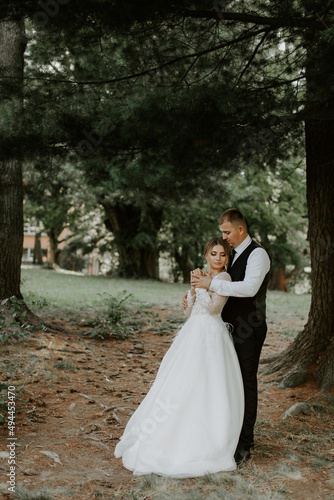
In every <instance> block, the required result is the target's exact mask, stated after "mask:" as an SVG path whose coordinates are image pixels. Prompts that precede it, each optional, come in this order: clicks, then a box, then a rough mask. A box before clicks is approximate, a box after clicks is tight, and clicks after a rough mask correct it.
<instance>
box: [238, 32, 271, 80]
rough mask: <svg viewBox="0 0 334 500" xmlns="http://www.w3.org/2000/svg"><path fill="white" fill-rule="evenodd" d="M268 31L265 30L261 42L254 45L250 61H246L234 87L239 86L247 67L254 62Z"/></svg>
mask: <svg viewBox="0 0 334 500" xmlns="http://www.w3.org/2000/svg"><path fill="white" fill-rule="evenodd" d="M269 31H270V30H269V29H267V31H266V32H265V33H264V35H263V37H262V38H261V40H260V41H259V43H258V44H257V45H256V47H255V49H254V51H253V54H252V55H251V57H250V59H249V60H248V62H247V64H246V66H245V67H244V69H243V70H242V72H241V73H240V76H239V78H238V81H237V83H236V85H239V83H240V81H241V79H242V77H243V76H244V74H245V73H246V71H247V69H248V68H249V66H250V65H251V64H252V62H253V60H254V57H255V56H256V54H257V51H258V50H259V48H260V47H261V45H262V44H263V43H264V41H265V39H266V38H267V36H268V34H269Z"/></svg>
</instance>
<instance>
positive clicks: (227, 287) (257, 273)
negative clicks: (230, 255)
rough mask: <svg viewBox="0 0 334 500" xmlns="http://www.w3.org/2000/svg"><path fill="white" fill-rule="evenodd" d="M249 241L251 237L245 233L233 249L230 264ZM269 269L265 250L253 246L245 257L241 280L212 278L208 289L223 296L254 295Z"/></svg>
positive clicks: (268, 260)
mask: <svg viewBox="0 0 334 500" xmlns="http://www.w3.org/2000/svg"><path fill="white" fill-rule="evenodd" d="M251 242H252V239H251V237H250V236H249V235H247V237H246V238H245V239H244V241H243V242H242V243H240V245H238V246H237V247H236V248H235V249H234V250H235V256H234V259H233V262H232V266H233V264H234V262H235V261H236V260H237V258H238V257H239V255H240V254H241V253H242V252H243V251H244V250H245V249H246V248H247V247H248V245H250V243H251ZM269 269H270V259H269V256H268V254H267V252H266V251H265V250H264V249H263V248H255V249H254V250H253V251H252V253H251V254H250V255H249V257H248V259H247V264H246V271H245V277H244V279H243V281H222V280H219V279H216V278H213V280H212V281H211V284H210V288H209V290H212V291H213V292H216V293H218V295H224V296H225V297H229V296H231V297H254V295H256V293H257V292H258V291H259V289H260V286H261V285H262V282H263V280H264V277H265V276H266V274H267V273H268V271H269Z"/></svg>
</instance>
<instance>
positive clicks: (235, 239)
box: [219, 221, 246, 248]
mask: <svg viewBox="0 0 334 500" xmlns="http://www.w3.org/2000/svg"><path fill="white" fill-rule="evenodd" d="M219 229H220V231H221V233H222V237H223V239H224V240H226V241H227V243H228V244H229V245H230V247H231V248H236V247H237V246H238V245H240V243H241V242H242V241H243V240H244V239H245V237H246V233H245V229H244V228H243V227H242V226H234V225H233V224H231V222H226V221H225V222H223V223H222V224H221V225H220V226H219Z"/></svg>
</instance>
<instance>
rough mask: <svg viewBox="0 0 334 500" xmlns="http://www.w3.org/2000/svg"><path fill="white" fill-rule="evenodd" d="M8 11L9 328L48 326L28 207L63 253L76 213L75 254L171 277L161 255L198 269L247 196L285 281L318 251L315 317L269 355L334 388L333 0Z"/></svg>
mask: <svg viewBox="0 0 334 500" xmlns="http://www.w3.org/2000/svg"><path fill="white" fill-rule="evenodd" d="M0 11H1V22H0V69H1V89H0V123H1V137H0V148H1V160H0V218H1V220H0V221H1V224H0V248H1V252H0V299H1V300H2V329H4V330H5V332H6V333H5V337H4V339H7V338H8V335H9V334H10V332H11V331H12V330H13V328H14V329H15V331H16V330H17V328H20V327H22V324H26V318H27V317H28V318H29V321H30V322H31V323H33V324H36V325H37V324H38V323H39V320H38V318H37V317H36V316H35V315H33V314H32V313H31V311H29V309H28V308H27V307H26V305H25V303H24V298H23V297H22V294H21V290H20V265H21V256H22V238H23V221H24V216H23V207H24V209H25V217H27V218H37V219H39V220H42V222H43V225H44V228H45V231H46V233H47V234H48V236H49V237H50V240H51V242H52V248H53V252H52V255H53V257H52V262H51V264H53V262H55V261H56V259H57V245H58V244H59V235H60V234H61V231H62V230H63V228H64V227H67V228H69V229H70V230H71V232H72V233H73V234H74V235H75V237H74V238H72V240H71V242H70V245H71V246H70V247H69V248H70V249H71V252H75V251H77V250H78V249H80V250H81V252H89V251H91V250H92V249H93V248H96V247H97V248H98V249H99V252H101V254H102V253H103V252H104V251H113V252H117V254H116V255H117V257H118V266H117V272H118V273H119V274H120V275H121V276H123V277H131V278H133V277H141V278H142V277H149V278H158V277H159V270H158V258H159V254H160V253H161V252H164V253H165V254H167V255H168V256H169V257H170V258H172V259H173V262H174V263H175V269H174V277H175V279H177V278H178V276H180V275H181V276H182V277H183V279H184V280H185V281H186V280H187V279H188V276H189V271H190V270H191V269H192V267H195V266H197V265H201V264H202V263H203V260H202V255H201V252H202V248H203V243H204V242H205V241H206V240H207V239H208V238H209V237H211V236H212V235H214V234H218V232H217V217H218V216H219V214H220V213H221V212H222V211H223V210H224V209H225V208H228V207H230V206H237V207H238V208H239V209H241V210H242V211H243V212H244V213H245V215H246V218H247V221H248V225H249V231H250V234H251V235H252V236H253V237H255V238H256V239H258V241H260V242H261V243H262V244H263V245H264V246H265V247H266V248H267V249H268V251H269V252H270V253H271V255H272V258H273V274H272V287H273V288H281V289H282V288H284V284H285V282H286V280H287V279H288V278H289V277H290V276H291V273H295V272H296V271H297V270H299V271H300V270H301V269H303V268H304V267H305V266H306V265H307V259H308V258H310V260H311V266H312V275H311V289H312V302H311V307H310V313H309V318H308V321H307V323H306V325H305V327H304V329H303V330H302V331H301V332H300V334H299V335H298V336H297V337H296V339H295V340H294V342H293V343H292V344H291V346H290V347H289V348H288V349H286V350H285V351H284V352H283V353H282V354H281V355H279V356H277V357H276V359H275V360H272V361H273V362H272V364H271V365H270V369H271V370H272V371H273V372H274V373H275V372H281V371H284V372H285V375H284V381H285V384H286V386H287V387H291V386H294V385H298V384H301V383H303V382H305V380H307V379H308V378H309V377H310V376H312V377H314V378H315V380H316V381H317V383H318V385H319V387H321V388H322V389H328V388H330V387H332V385H333V378H334V371H333V366H334V363H333V361H334V345H333V330H334V311H333V307H332V298H333V289H334V281H333V280H334V259H333V249H334V245H333V234H334V216H333V210H332V201H333V146H332V145H333V138H334V137H333V136H334V128H333V102H334V101H333V60H334V59H333V49H334V36H333V35H334V28H333V2H330V1H325V2H324V1H311V0H296V1H294V2H291V1H280V2H276V1H270V2H269V1H263V0H253V1H232V2H226V3H223V2H216V1H214V2H207V1H194V2H190V1H184V2H181V1H159V0H156V1H152V2H145V1H130V0H128V1H123V2H118V1H114V2H109V1H104V0H100V1H99V0H97V1H90V0H84V1H80V2H78V1H76V0H61V1H60V0H58V1H57V0H44V1H43V0H41V1H39V2H35V1H31V0H19V1H16V2H10V1H9V2H1V9H0ZM23 197H24V204H23ZM96 221H98V222H96ZM306 233H307V240H308V241H307V242H306ZM10 297H15V298H16V299H17V300H19V301H20V303H19V306H20V307H19V309H20V310H19V311H16V312H15V318H14V320H15V321H14V325H11V323H10V321H11V316H12V315H13V313H12V312H11V311H12V309H13V308H12V305H11V301H10V300H9V299H10ZM11 329H12V330H11Z"/></svg>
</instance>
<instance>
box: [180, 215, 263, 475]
mask: <svg viewBox="0 0 334 500" xmlns="http://www.w3.org/2000/svg"><path fill="white" fill-rule="evenodd" d="M218 223H219V229H220V230H221V232H222V237H223V238H224V239H225V240H226V241H227V242H228V243H229V245H230V247H231V249H232V256H231V259H230V263H229V266H228V270H227V271H228V273H229V274H230V275H231V278H232V282H229V281H223V280H219V279H216V278H213V279H212V278H211V276H208V275H206V274H204V275H203V276H192V278H191V282H192V284H194V285H195V287H198V288H206V289H208V290H212V291H214V292H216V293H218V294H219V295H223V296H229V297H230V298H229V300H228V301H227V303H226V305H225V307H224V309H223V312H222V318H223V321H225V322H226V323H231V324H232V325H233V332H232V335H233V341H234V346H235V350H236V352H237V355H238V358H239V363H240V369H241V373H242V378H243V383H244V392H245V415H244V422H243V426H242V429H241V434H240V438H239V443H238V446H237V449H236V452H235V455H234V458H235V461H236V463H237V464H238V465H239V464H241V463H242V462H245V461H246V460H247V459H248V458H249V457H250V449H251V448H252V447H253V446H254V425H255V421H256V412H257V370H258V366H259V359H260V353H261V349H262V345H263V342H264V339H265V337H266V333H267V324H266V292H267V287H268V282H269V270H270V257H269V255H268V253H267V252H266V250H265V249H264V248H262V247H261V246H260V245H259V244H258V243H256V242H255V241H253V240H252V239H251V237H250V236H249V235H248V234H247V227H246V221H245V218H244V216H243V215H242V214H241V212H239V210H237V209H235V208H230V209H228V210H226V211H225V212H224V213H223V214H222V215H221V216H220V218H219V221H218ZM183 306H184V302H183Z"/></svg>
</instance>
